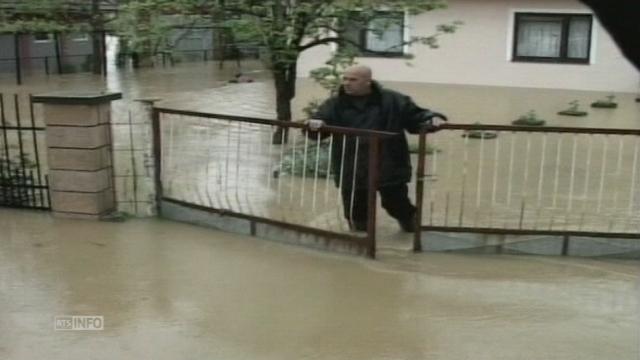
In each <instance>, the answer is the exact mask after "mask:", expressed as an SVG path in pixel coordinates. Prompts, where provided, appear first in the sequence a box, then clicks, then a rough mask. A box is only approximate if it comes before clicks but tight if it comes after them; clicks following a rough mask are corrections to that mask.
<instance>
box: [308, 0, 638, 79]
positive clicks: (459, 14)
mask: <svg viewBox="0 0 640 360" xmlns="http://www.w3.org/2000/svg"><path fill="white" fill-rule="evenodd" d="M524 11H532V12H555V13H557V12H577V13H591V11H590V9H589V8H587V7H586V6H584V5H582V4H581V3H579V2H578V1H575V0H483V1H478V0H449V8H448V9H446V10H438V11H433V12H430V13H427V14H422V15H420V16H417V17H412V18H410V19H409V21H408V24H407V25H408V27H409V31H410V34H433V33H434V31H435V27H436V25H438V24H442V23H447V22H451V21H454V20H460V21H463V22H464V25H463V26H462V27H461V28H460V29H459V30H458V32H457V33H455V34H453V35H444V36H442V37H440V48H439V49H435V50H434V49H429V48H428V47H426V46H423V45H413V46H411V48H410V49H409V51H410V53H411V54H413V55H414V56H415V58H414V59H413V60H409V59H404V58H401V59H392V58H373V57H367V58H360V59H358V62H359V63H362V64H367V65H370V66H371V67H372V68H373V69H374V73H375V76H376V78H378V79H380V80H394V81H408V82H428V83H446V84H469V85H494V86H511V87H533V88H556V89H580V90H596V91H617V92H636V91H637V90H638V85H639V82H640V73H639V72H638V71H637V70H635V68H634V67H633V66H632V65H631V64H630V63H629V62H628V61H627V60H626V59H625V58H624V57H623V55H622V53H621V52H620V50H619V49H618V47H617V45H616V44H615V43H614V42H613V40H612V39H611V37H610V36H609V35H608V33H607V32H606V31H605V30H604V29H603V28H602V26H601V25H600V24H599V23H598V22H597V21H594V27H593V37H592V51H591V63H590V64H588V65H576V64H552V63H525V62H512V61H511V53H512V43H513V38H512V36H513V27H514V20H513V19H514V13H515V12H524ZM331 50H332V47H331V46H321V47H317V48H313V49H310V50H308V51H307V52H306V53H304V54H303V56H302V59H301V61H300V65H299V74H300V76H308V73H309V70H311V69H314V68H317V67H319V66H322V65H323V63H324V61H326V60H327V59H328V57H329V56H330V53H331ZM407 62H410V63H411V64H412V65H411V66H408V65H407V64H406V63H407Z"/></svg>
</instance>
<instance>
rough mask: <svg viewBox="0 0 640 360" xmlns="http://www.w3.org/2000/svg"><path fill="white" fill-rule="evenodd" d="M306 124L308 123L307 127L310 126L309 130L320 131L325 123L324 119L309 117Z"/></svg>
mask: <svg viewBox="0 0 640 360" xmlns="http://www.w3.org/2000/svg"><path fill="white" fill-rule="evenodd" d="M305 125H307V128H309V131H318V130H320V128H321V127H323V126H324V125H325V124H324V120H320V119H309V120H307V121H306V122H305Z"/></svg>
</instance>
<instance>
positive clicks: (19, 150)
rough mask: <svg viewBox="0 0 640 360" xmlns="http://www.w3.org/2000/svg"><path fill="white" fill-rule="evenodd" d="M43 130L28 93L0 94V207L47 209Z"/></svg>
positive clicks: (49, 206)
mask: <svg viewBox="0 0 640 360" xmlns="http://www.w3.org/2000/svg"><path fill="white" fill-rule="evenodd" d="M24 114H27V115H26V116H25V115H24ZM44 133H45V132H44V127H42V126H40V127H38V126H36V119H35V116H34V110H33V102H32V101H31V96H30V95H29V97H28V98H26V97H21V96H19V95H18V94H13V96H5V95H4V94H2V93H0V207H2V206H4V207H12V208H28V209H39V210H50V208H51V201H50V197H49V182H48V177H47V174H46V166H45V164H44V160H45V159H44V158H45V157H44V156H43V154H41V153H40V151H43V150H44V146H42V141H44V140H43V139H42V137H43V136H44Z"/></svg>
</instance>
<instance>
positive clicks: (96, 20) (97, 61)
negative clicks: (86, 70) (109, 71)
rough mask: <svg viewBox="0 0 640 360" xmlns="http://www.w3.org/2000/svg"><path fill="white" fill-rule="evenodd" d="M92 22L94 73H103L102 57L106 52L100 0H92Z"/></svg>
mask: <svg viewBox="0 0 640 360" xmlns="http://www.w3.org/2000/svg"><path fill="white" fill-rule="evenodd" d="M89 22H90V24H91V29H92V30H93V32H92V33H91V41H92V45H93V46H92V50H93V52H92V56H91V60H92V61H91V63H92V70H93V73H94V74H102V59H103V53H104V51H105V50H104V46H105V44H102V38H103V36H102V31H103V29H104V21H103V19H102V14H101V13H100V1H99V0H92V1H91V19H90V20H89Z"/></svg>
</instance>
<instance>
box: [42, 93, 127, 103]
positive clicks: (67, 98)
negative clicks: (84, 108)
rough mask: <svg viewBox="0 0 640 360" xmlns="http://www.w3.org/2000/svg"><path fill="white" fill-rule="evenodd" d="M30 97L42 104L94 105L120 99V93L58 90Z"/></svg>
mask: <svg viewBox="0 0 640 360" xmlns="http://www.w3.org/2000/svg"><path fill="white" fill-rule="evenodd" d="M32 99H33V102H34V103H42V104H63V105H96V104H102V103H106V102H110V101H113V100H118V99H122V93H120V92H107V91H93V92H91V91H89V92H77V91H58V92H51V93H46V94H40V95H34V96H33V97H32Z"/></svg>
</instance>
